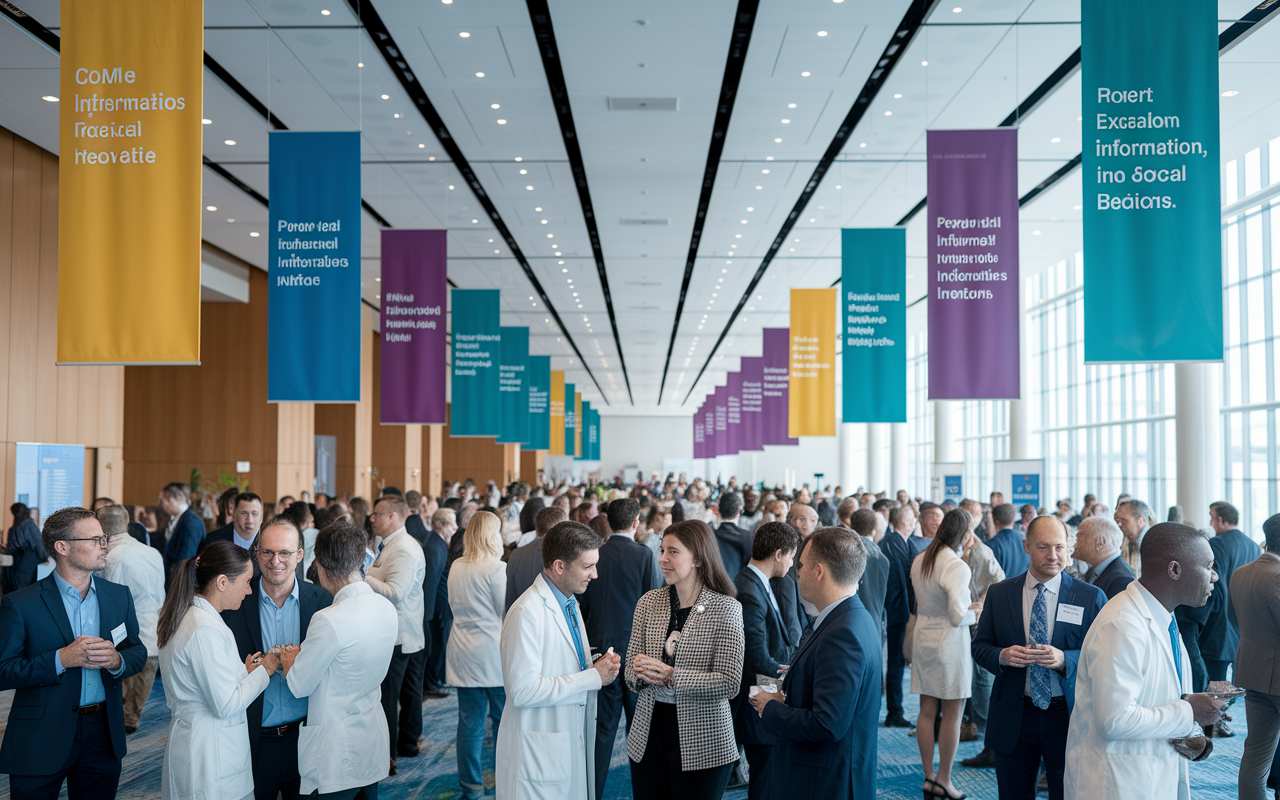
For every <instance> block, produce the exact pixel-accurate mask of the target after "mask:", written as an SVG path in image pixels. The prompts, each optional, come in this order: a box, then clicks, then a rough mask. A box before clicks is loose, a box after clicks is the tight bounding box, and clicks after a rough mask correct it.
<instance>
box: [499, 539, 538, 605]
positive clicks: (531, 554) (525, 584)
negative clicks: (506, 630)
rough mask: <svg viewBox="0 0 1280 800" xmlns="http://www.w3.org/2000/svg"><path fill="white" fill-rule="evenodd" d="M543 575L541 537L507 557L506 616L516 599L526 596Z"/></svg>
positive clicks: (513, 551) (518, 548)
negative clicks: (527, 591) (535, 581)
mask: <svg viewBox="0 0 1280 800" xmlns="http://www.w3.org/2000/svg"><path fill="white" fill-rule="evenodd" d="M541 574H542V538H541V537H539V538H537V539H534V540H533V541H532V542H529V543H528V544H526V545H525V546H524V547H517V548H516V549H515V550H512V551H511V555H510V556H508V557H507V605H506V607H505V608H504V609H503V613H504V614H505V613H506V612H507V611H510V610H511V606H512V604H513V603H515V601H516V599H517V598H519V597H520V595H522V594H524V593H525V591H526V590H527V589H528V588H529V587H530V586H532V585H533V582H534V580H536V579H537V577H538V576H539V575H541Z"/></svg>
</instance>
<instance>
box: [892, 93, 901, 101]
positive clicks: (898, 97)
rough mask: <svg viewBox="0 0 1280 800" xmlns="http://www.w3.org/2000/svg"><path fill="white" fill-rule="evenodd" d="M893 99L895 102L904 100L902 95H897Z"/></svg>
mask: <svg viewBox="0 0 1280 800" xmlns="http://www.w3.org/2000/svg"><path fill="white" fill-rule="evenodd" d="M893 99H894V100H901V99H902V95H900V94H895V95H894V96H893Z"/></svg>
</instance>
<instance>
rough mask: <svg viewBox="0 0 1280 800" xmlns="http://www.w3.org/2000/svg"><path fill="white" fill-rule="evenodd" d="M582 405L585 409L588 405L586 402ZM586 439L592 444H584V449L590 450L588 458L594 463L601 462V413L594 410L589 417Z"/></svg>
mask: <svg viewBox="0 0 1280 800" xmlns="http://www.w3.org/2000/svg"><path fill="white" fill-rule="evenodd" d="M582 405H583V407H584V408H585V407H586V405H587V404H586V403H585V402H584V403H583V404H582ZM584 413H585V412H584ZM586 437H587V438H588V439H589V440H590V444H583V447H586V448H588V449H587V453H588V455H587V458H589V459H591V460H592V461H599V460H600V412H599V411H596V410H595V409H594V408H593V409H591V413H590V414H589V415H588V416H587V433H586Z"/></svg>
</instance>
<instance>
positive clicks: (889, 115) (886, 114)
mask: <svg viewBox="0 0 1280 800" xmlns="http://www.w3.org/2000/svg"><path fill="white" fill-rule="evenodd" d="M884 115H885V116H886V117H892V116H893V112H892V111H886V112H884Z"/></svg>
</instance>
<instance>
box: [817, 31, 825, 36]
mask: <svg viewBox="0 0 1280 800" xmlns="http://www.w3.org/2000/svg"><path fill="white" fill-rule="evenodd" d="M818 35H819V36H826V35H827V32H826V31H818Z"/></svg>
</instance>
